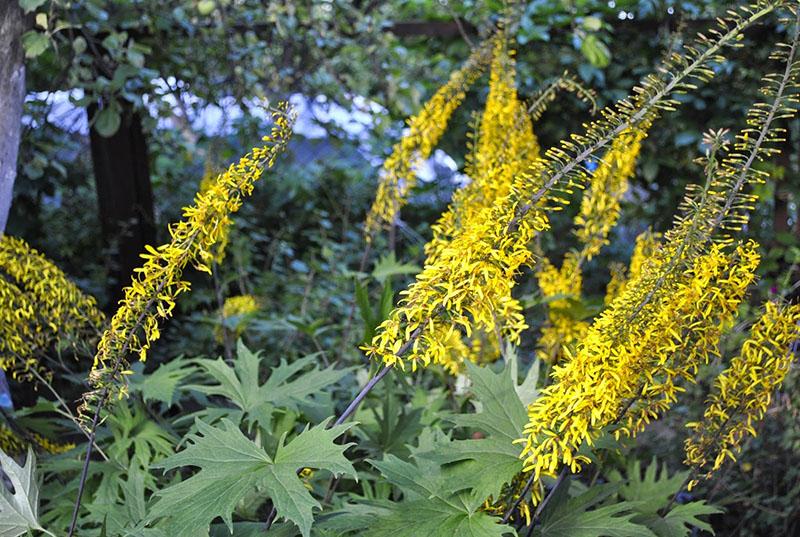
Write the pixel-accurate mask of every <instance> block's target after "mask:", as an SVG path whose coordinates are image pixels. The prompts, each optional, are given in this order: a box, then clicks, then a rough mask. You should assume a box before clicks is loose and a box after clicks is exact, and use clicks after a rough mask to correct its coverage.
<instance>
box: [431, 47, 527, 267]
mask: <svg viewBox="0 0 800 537" xmlns="http://www.w3.org/2000/svg"><path fill="white" fill-rule="evenodd" d="M494 42H495V47H494V53H493V56H492V65H491V71H490V79H489V95H488V97H487V99H486V106H485V108H484V111H483V114H482V115H481V120H480V124H479V125H478V129H477V132H476V133H475V135H474V137H475V140H474V142H473V143H471V144H470V147H469V151H468V153H467V164H466V169H465V171H466V173H467V175H468V176H469V178H470V182H469V184H467V185H466V186H464V187H463V188H461V189H460V190H458V191H456V192H455V193H454V194H453V199H452V202H451V203H450V206H449V207H448V208H447V210H446V211H445V212H444V213H443V214H442V216H441V217H440V218H439V221H438V222H437V223H436V224H434V225H433V226H432V228H433V239H432V240H431V241H430V242H429V243H428V244H426V245H425V253H426V254H427V255H428V262H429V263H430V262H431V261H433V260H434V259H435V257H436V255H437V253H438V252H439V251H440V250H441V249H442V248H443V247H444V246H445V245H446V244H447V243H448V242H449V241H451V240H452V239H453V237H455V236H457V235H458V234H459V232H461V231H462V230H463V229H465V228H466V227H468V226H469V225H470V223H472V222H473V221H475V220H476V218H477V215H479V214H480V213H481V212H482V211H484V210H485V209H487V208H489V207H491V206H492V205H493V204H494V203H495V201H497V200H498V199H501V198H503V197H505V196H507V195H508V193H509V190H510V188H511V182H512V180H513V179H514V177H515V176H516V175H517V174H518V173H520V172H522V171H523V170H525V169H526V168H527V167H528V166H529V165H530V164H531V163H532V162H533V161H534V160H535V159H537V158H539V142H538V140H537V139H536V135H535V134H534V133H533V125H532V123H531V120H530V117H529V116H528V113H527V111H526V109H525V105H524V103H523V102H522V101H520V100H519V97H518V96H517V88H516V62H515V61H514V51H513V50H509V49H508V45H507V40H506V37H505V34H504V33H502V32H501V33H499V34H498V35H497V36H496V37H495V41H494Z"/></svg>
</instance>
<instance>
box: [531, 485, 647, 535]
mask: <svg viewBox="0 0 800 537" xmlns="http://www.w3.org/2000/svg"><path fill="white" fill-rule="evenodd" d="M569 483H570V479H569V478H567V479H564V480H563V481H562V482H561V485H560V487H559V490H558V491H557V493H556V494H557V495H558V496H556V495H554V497H553V499H552V500H551V502H550V503H549V504H548V507H547V508H546V509H545V510H544V512H543V513H542V522H541V526H539V527H538V528H537V529H536V533H535V534H534V535H537V536H540V537H655V534H654V533H653V532H652V531H650V530H649V529H648V528H647V527H645V526H641V525H639V524H636V523H634V522H632V521H631V519H632V518H633V517H634V513H633V512H632V508H633V506H632V504H630V503H628V502H618V503H611V504H609V505H603V506H601V507H596V506H597V505H598V504H599V503H601V502H602V501H603V500H605V499H607V498H608V497H609V496H610V495H611V494H613V493H614V492H615V490H616V485H596V486H594V487H592V488H591V489H589V490H588V491H587V492H585V493H583V494H581V495H579V496H577V497H575V498H570V499H567V491H568V489H569ZM593 507H594V509H592V508H593Z"/></svg>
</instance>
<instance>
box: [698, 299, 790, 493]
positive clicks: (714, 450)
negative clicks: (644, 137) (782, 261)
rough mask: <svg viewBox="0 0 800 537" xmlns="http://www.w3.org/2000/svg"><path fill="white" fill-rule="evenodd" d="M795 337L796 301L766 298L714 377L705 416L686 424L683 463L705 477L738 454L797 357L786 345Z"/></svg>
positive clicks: (753, 431) (788, 345)
mask: <svg viewBox="0 0 800 537" xmlns="http://www.w3.org/2000/svg"><path fill="white" fill-rule="evenodd" d="M798 338H800V304H793V305H784V304H776V303H774V302H767V303H766V305H765V310H764V312H763V313H762V315H761V317H760V318H759V320H758V321H757V322H756V323H755V324H754V325H753V327H752V329H751V331H750V337H749V338H748V339H747V340H746V341H745V342H744V344H743V345H742V350H741V353H740V354H739V356H737V357H735V358H734V359H733V360H732V361H731V364H730V366H729V367H728V368H727V369H725V371H723V372H722V373H721V374H720V375H719V376H718V377H717V378H716V380H715V382H714V391H713V393H712V394H711V395H710V396H709V399H708V406H707V407H706V410H705V412H704V414H703V419H702V420H700V421H698V422H692V423H687V424H686V426H687V427H689V428H690V429H692V430H693V431H694V433H693V435H692V437H690V438H688V439H687V440H686V443H685V447H686V464H687V465H689V466H691V467H692V468H693V469H694V470H695V475H696V476H697V475H700V476H701V477H703V478H706V479H708V478H709V477H711V475H712V474H713V473H714V472H715V471H716V470H719V468H720V467H721V466H722V465H723V463H724V462H725V460H726V459H731V460H736V455H735V453H736V452H737V451H738V450H739V449H740V448H741V444H742V441H743V440H744V439H745V438H746V437H747V436H748V435H750V436H756V431H755V428H754V427H753V425H754V424H755V423H756V422H757V421H759V420H761V419H762V418H763V417H764V413H765V412H766V411H767V408H769V405H770V402H771V400H772V393H773V392H774V391H775V390H776V389H777V388H779V387H780V385H781V383H782V382H783V380H784V378H785V377H786V374H787V373H788V371H789V367H790V365H791V363H792V361H793V360H794V358H795V356H794V354H793V352H792V349H791V347H790V346H791V345H793V344H794V345H795V346H796V342H797V340H798ZM696 484H697V480H693V481H692V482H691V483H690V485H689V488H690V489H691V488H692V487H693V486H694V485H696Z"/></svg>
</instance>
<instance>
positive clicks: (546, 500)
mask: <svg viewBox="0 0 800 537" xmlns="http://www.w3.org/2000/svg"><path fill="white" fill-rule="evenodd" d="M568 474H569V468H568V467H566V466H565V467H564V468H562V469H561V472H559V474H558V477H557V478H556V482H555V483H554V484H553V488H551V489H550V492H548V493H547V496H545V497H544V499H543V500H542V502H541V503H540V504H539V505H537V506H536V511H534V513H533V517H532V518H531V527H530V528H529V529H528V533H527V534H526V536H525V537H531V535H533V528H535V527H536V522H538V520H539V517H541V516H542V512H543V511H544V508H545V507H547V504H548V503H550V500H551V499H552V498H553V493H554V492H555V491H556V489H557V488H558V487H559V485H561V482H562V481H564V479H566V477H567V475H568Z"/></svg>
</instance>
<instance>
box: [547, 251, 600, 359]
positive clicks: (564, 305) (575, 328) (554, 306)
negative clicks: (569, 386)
mask: <svg viewBox="0 0 800 537" xmlns="http://www.w3.org/2000/svg"><path fill="white" fill-rule="evenodd" d="M578 263H579V259H578V257H577V255H576V254H575V252H568V253H567V255H566V256H565V257H564V262H563V263H562V264H561V268H560V269H558V268H556V267H555V265H553V264H552V263H551V262H550V261H549V260H548V259H546V258H543V259H542V260H541V261H540V262H539V264H538V265H537V268H538V271H537V273H536V277H537V279H538V280H539V289H540V290H541V291H542V296H543V297H544V298H546V299H550V301H549V302H548V304H547V306H548V310H547V324H545V325H544V326H542V329H541V331H542V334H541V336H540V337H539V341H538V342H537V350H536V354H537V356H539V358H540V359H542V360H544V361H546V362H548V363H557V362H558V361H560V359H561V358H562V357H563V355H564V352H569V351H572V350H574V347H575V344H576V343H577V342H578V340H580V339H581V338H582V337H583V336H584V335H585V334H586V332H587V330H589V323H587V322H586V321H583V320H580V319H576V318H575V316H574V314H573V313H572V311H573V310H574V308H572V305H573V303H572V302H571V301H573V300H579V299H580V296H581V287H582V285H583V275H582V273H581V267H580V265H579V264H578Z"/></svg>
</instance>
